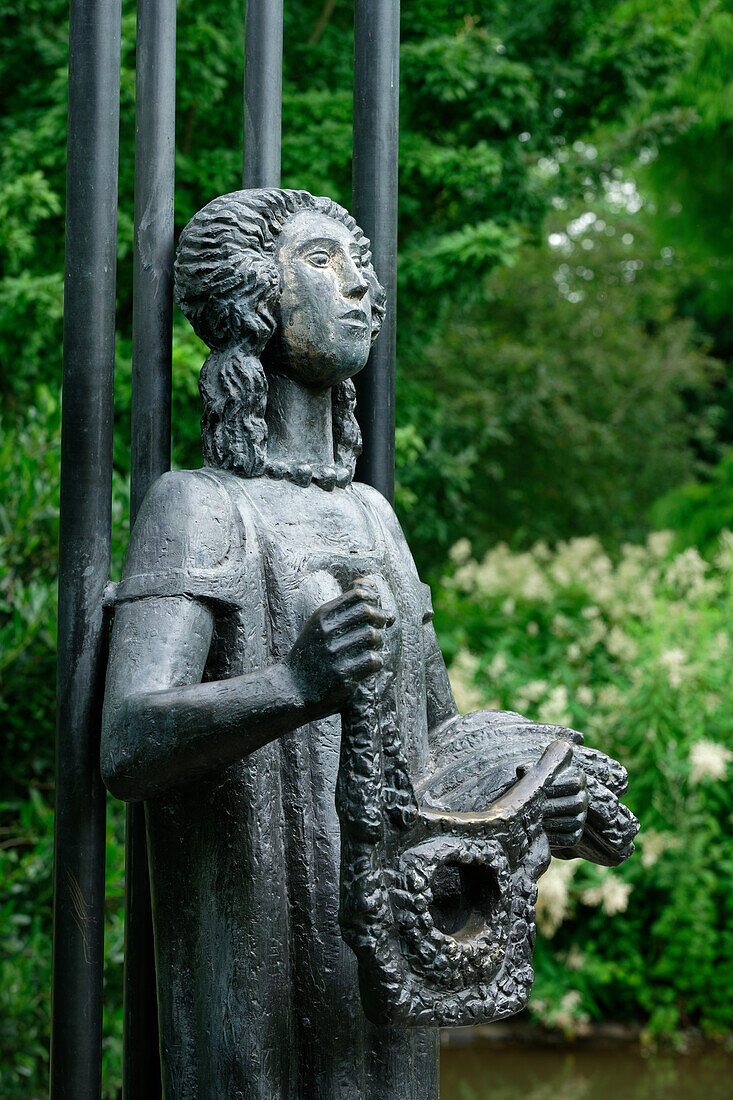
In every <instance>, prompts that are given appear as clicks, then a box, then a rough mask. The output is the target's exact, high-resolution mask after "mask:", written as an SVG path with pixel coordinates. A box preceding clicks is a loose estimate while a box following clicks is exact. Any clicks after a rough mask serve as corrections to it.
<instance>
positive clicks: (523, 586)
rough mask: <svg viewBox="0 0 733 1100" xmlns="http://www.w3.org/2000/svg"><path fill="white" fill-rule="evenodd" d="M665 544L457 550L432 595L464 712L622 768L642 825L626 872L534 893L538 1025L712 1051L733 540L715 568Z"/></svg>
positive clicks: (565, 872) (721, 950)
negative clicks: (509, 716)
mask: <svg viewBox="0 0 733 1100" xmlns="http://www.w3.org/2000/svg"><path fill="white" fill-rule="evenodd" d="M671 542H672V535H671V533H669V532H658V533H655V534H653V535H651V536H649V539H648V541H647V544H646V545H645V546H642V545H629V544H627V545H624V546H623V547H622V548H621V550H620V552H619V553H618V555H617V556H615V557H613V558H611V557H609V555H608V554H607V553H606V552H605V551H604V549H603V547H602V545H601V543H600V542H599V541H598V540H597V539H595V538H586V539H574V540H571V541H570V542H568V543H562V544H560V545H559V546H558V548H557V550H555V551H552V550H550V549H548V547H547V545H546V544H544V543H537V544H536V545H535V546H533V547H532V548H531V549H530V550H528V551H525V552H522V553H517V552H513V551H511V550H510V549H509V548H508V547H507V546H506V545H505V544H499V545H498V546H496V547H494V548H493V549H492V550H490V551H489V552H488V553H487V554H486V555H484V557H483V558H481V559H478V560H477V559H475V558H473V557H471V547H470V545H469V544H468V542H467V541H466V540H462V541H461V542H459V543H458V544H457V545H456V546H455V547H454V550H453V558H454V567H453V568H452V570H451V572H450V574H449V576H448V577H447V578H446V579H445V580H444V581H443V583H442V585H441V586H440V588H439V589H438V591H437V592H436V596H435V605H436V607H437V608H438V613H437V620H436V621H437V626H438V630H439V633H440V635H441V641H442V643H443V648H444V651H445V652H446V653H447V654H448V655H449V656H450V657H451V659H452V663H451V668H450V671H451V680H452V682H453V685H454V689H455V692H456V698H457V701H458V704H459V706H461V707H462V709H475V708H476V707H478V706H481V705H483V706H487V705H488V706H490V707H498V708H500V709H516V710H518V711H520V712H521V713H524V714H528V715H529V716H530V717H533V718H535V719H538V720H543V721H547V722H554V723H558V724H561V725H568V726H570V727H572V728H574V729H578V730H581V731H583V732H584V733H585V734H586V736H587V741H588V743H589V744H591V745H594V746H596V747H598V748H600V749H602V750H603V751H604V752H607V753H609V754H610V755H612V756H614V757H616V758H617V759H619V760H621V762H622V763H623V764H624V765H625V766H626V767H627V768H628V771H629V774H630V776H631V785H630V790H629V794H628V801H629V805H630V806H631V808H632V809H633V810H634V812H635V813H636V814H637V816H638V817H639V819H640V820H641V822H642V832H641V834H640V837H639V841H638V848H639V852H638V853H637V854H636V855H634V857H633V858H632V859H631V860H630V861H629V862H628V863H627V864H626V865H625V866H624V867H622V868H620V869H615V870H607V869H604V868H597V867H593V866H591V865H588V864H584V863H583V862H582V861H570V862H566V863H564V862H560V861H555V862H554V863H553V867H552V868H551V870H550V872H548V874H547V875H546V876H545V877H544V878H543V879H542V880H541V883H540V896H539V901H538V922H539V926H540V931H541V932H542V933H543V935H541V936H540V939H539V943H538V948H537V953H536V971H537V981H536V985H535V992H534V997H533V1001H532V1002H531V1006H532V1011H533V1012H534V1013H535V1014H536V1015H537V1016H538V1017H539V1018H540V1019H541V1020H542V1021H543V1022H545V1023H548V1024H551V1025H554V1026H557V1027H561V1028H562V1029H564V1030H565V1031H567V1032H569V1033H574V1032H578V1031H581V1032H582V1029H583V1026H584V1025H586V1024H587V1023H588V1022H589V1021H591V1020H597V1019H601V1018H611V1019H616V1020H625V1021H632V1020H635V1021H642V1022H646V1025H647V1028H648V1029H649V1032H650V1033H652V1034H658V1033H661V1034H667V1035H668V1034H670V1033H673V1032H674V1031H675V1030H677V1029H679V1028H683V1027H691V1026H694V1027H698V1028H701V1029H702V1030H703V1032H704V1033H705V1034H707V1035H710V1036H713V1037H721V1036H722V1035H724V1034H725V1033H726V1032H727V1031H728V1029H729V1027H730V1020H731V1015H730V1013H731V1007H730V988H731V980H732V979H733V970H732V967H733V950H732V949H733V942H732V940H731V935H732V933H731V921H730V916H731V912H732V911H733V793H732V790H731V785H730V782H728V781H727V777H728V775H729V774H730V768H731V762H732V761H733V734H732V733H731V728H730V720H729V716H730V712H731V707H732V706H733V694H732V693H733V688H732V686H731V680H730V661H731V653H732V652H733V650H732V647H733V599H732V597H733V536H731V535H730V533H728V532H726V533H724V535H723V536H722V538H721V541H720V544H719V549H718V554H717V556H716V559H715V561H714V562H713V563H712V564H711V563H708V562H706V561H705V560H704V559H703V558H702V557H701V556H700V554H699V553H698V552H697V551H696V550H694V549H689V550H686V551H684V552H683V553H681V554H677V555H671V554H670V546H671Z"/></svg>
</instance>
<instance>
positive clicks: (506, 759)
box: [417, 711, 639, 867]
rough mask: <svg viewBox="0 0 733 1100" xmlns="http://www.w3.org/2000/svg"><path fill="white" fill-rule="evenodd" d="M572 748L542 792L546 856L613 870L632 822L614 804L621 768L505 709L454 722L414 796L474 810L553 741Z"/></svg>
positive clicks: (568, 735)
mask: <svg viewBox="0 0 733 1100" xmlns="http://www.w3.org/2000/svg"><path fill="white" fill-rule="evenodd" d="M558 740H560V741H565V742H567V743H568V745H570V747H571V748H572V758H571V761H570V763H569V764H568V765H567V766H566V767H565V768H564V769H563V771H562V772H560V773H559V774H558V775H557V776H556V777H555V779H554V780H553V782H552V784H551V785H550V786H549V787H548V788H547V791H546V795H547V805H546V810H545V814H544V817H543V826H544V829H545V832H546V835H547V837H548V840H549V842H550V847H551V850H552V854H553V855H555V856H557V857H559V858H561V859H574V858H576V857H581V858H583V859H588V860H591V861H592V862H594V863H600V864H602V865H605V866H611V867H613V866H616V865H617V864H619V863H622V862H623V861H624V860H625V859H628V857H629V856H630V855H631V853H632V852H633V850H634V845H633V839H634V836H635V835H636V833H637V832H638V827H639V826H638V822H637V820H636V818H635V817H634V815H633V814H632V813H631V811H630V810H629V809H628V808H627V807H626V806H625V805H624V804H623V803H622V802H621V800H620V796H621V795H622V794H623V793H624V791H625V790H626V787H627V782H628V778H627V775H626V769H625V768H623V767H622V765H621V764H619V763H618V761H616V760H613V759H612V758H611V757H609V756H606V754H605V753H602V752H599V751H598V750H597V749H591V748H588V747H587V746H585V745H584V744H583V736H582V734H580V733H578V732H577V731H576V730H571V729H566V728H565V727H563V726H550V725H543V724H539V723H537V722H532V721H530V720H529V719H528V718H523V717H522V715H520V714H514V713H512V712H510V711H476V712H475V713H473V714H467V715H465V716H464V717H459V718H456V719H455V720H454V721H453V722H452V723H451V725H450V726H449V727H448V728H447V729H446V731H445V734H444V736H443V738H442V740H441V742H440V743H439V744H438V745H437V746H436V751H435V754H434V764H435V767H434V771H433V772H432V774H431V775H430V776H427V777H426V778H425V779H424V780H423V781H422V783H420V784H419V786H418V791H417V793H418V797H419V798H420V800H421V801H424V802H433V803H434V804H439V805H441V806H444V807H446V808H450V809H451V810H454V811H473V810H481V809H482V808H484V807H486V806H488V805H490V804H491V803H492V802H494V801H495V800H496V799H497V798H500V797H501V796H502V794H503V793H504V792H505V791H506V790H508V788H509V787H510V786H511V785H512V783H513V782H514V781H515V780H516V777H517V774H519V775H521V774H523V773H524V772H525V771H526V770H527V768H528V767H530V766H531V765H532V764H534V763H536V762H537V761H538V760H539V759H540V757H541V755H542V753H543V752H544V751H545V749H546V748H547V747H548V745H550V744H551V743H552V742H553V741H558Z"/></svg>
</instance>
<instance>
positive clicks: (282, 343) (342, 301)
mask: <svg viewBox="0 0 733 1100" xmlns="http://www.w3.org/2000/svg"><path fill="white" fill-rule="evenodd" d="M278 243H279V251H278V254H277V264H278V267H279V270H280V278H281V285H282V294H281V296H280V301H279V304H278V311H277V313H278V315H277V321H278V329H277V333H276V334H275V336H273V338H272V340H271V341H270V343H269V344H268V346H267V349H266V354H265V357H264V358H265V361H266V363H267V365H268V366H269V367H271V368H273V369H275V370H279V371H281V372H282V373H283V374H287V375H288V376H290V377H291V378H294V379H295V380H296V381H298V382H301V383H303V385H306V386H310V387H312V388H313V389H319V390H320V389H326V388H328V387H330V386H334V385H335V384H336V383H337V382H342V381H343V380H344V379H345V378H351V376H352V375H354V374H356V373H357V372H358V371H360V370H361V369H362V367H364V366H365V365H366V361H367V358H368V356H369V348H370V345H371V333H372V303H371V299H370V294H369V287H368V285H367V282H366V279H365V278H364V272H363V271H362V267H361V255H360V252H359V248H358V245H357V244H356V241H355V240H354V238H353V237H352V235H351V233H350V232H349V230H348V229H347V228H346V226H345V225H342V224H341V222H338V221H335V220H334V219H333V218H329V217H327V216H326V215H325V214H318V213H316V212H314V211H311V210H307V211H302V212H301V213H299V214H295V215H293V217H291V218H289V219H288V221H287V222H286V223H285V225H284V227H283V229H282V232H281V233H280V237H279V239H278Z"/></svg>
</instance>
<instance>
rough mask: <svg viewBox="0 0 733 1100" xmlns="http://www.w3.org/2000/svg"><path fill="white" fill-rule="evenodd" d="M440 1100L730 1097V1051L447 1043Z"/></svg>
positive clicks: (729, 1099) (714, 1099) (701, 1099)
mask: <svg viewBox="0 0 733 1100" xmlns="http://www.w3.org/2000/svg"><path fill="white" fill-rule="evenodd" d="M440 1097H441V1100H733V1056H731V1055H728V1054H725V1053H724V1052H722V1051H717V1050H714V1051H712V1052H710V1053H700V1054H694V1055H692V1054H691V1055H674V1054H655V1055H650V1056H648V1057H644V1056H642V1054H641V1053H640V1051H639V1050H638V1048H636V1047H631V1046H630V1047H620V1048H618V1047H616V1048H613V1047H611V1048H608V1049H594V1048H593V1047H581V1048H578V1049H577V1050H576V1049H571V1048H567V1047H560V1048H557V1049H555V1048H541V1049H532V1048H525V1047H519V1046H517V1047H510V1048H503V1049H493V1048H488V1049H487V1048H480V1047H478V1048H477V1047H463V1048H461V1047H450V1046H449V1047H444V1048H443V1050H442V1051H441V1074H440Z"/></svg>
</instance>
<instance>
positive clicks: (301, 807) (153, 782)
mask: <svg viewBox="0 0 733 1100" xmlns="http://www.w3.org/2000/svg"><path fill="white" fill-rule="evenodd" d="M176 300H177V302H178V304H179V306H180V308H181V309H182V311H183V312H184V314H185V315H186V316H187V317H188V319H189V320H190V322H191V324H192V325H193V327H194V329H195V331H196V332H197V333H198V335H199V336H200V337H201V338H202V339H203V340H204V341H205V342H206V344H207V345H208V346H209V348H210V349H211V354H210V356H209V358H208V359H207V361H206V363H205V365H204V367H203V370H202V373H201V382H200V389H201V395H202V398H203V403H204V413H203V418H202V438H203V450H204V459H205V465H204V467H203V469H201V470H193V471H177V472H173V473H169V474H165V475H164V476H163V477H162V478H160V480H159V481H157V482H156V483H155V485H154V486H153V487H152V489H151V490H150V492H149V494H148V496H147V498H146V500H145V502H144V504H143V507H142V509H141V511H140V514H139V516H138V519H137V522H136V524H135V528H134V531H133V534H132V538H131V541H130V547H129V550H128V553H127V558H126V562H125V568H124V573H123V577H122V581H121V583H120V585H119V586H118V591H117V597H116V617H115V626H114V631H113V637H112V651H111V656H110V664H109V673H108V679H107V690H106V699H105V712H104V730H103V743H102V771H103V775H104V778H105V781H106V783H107V785H108V787H109V789H110V790H111V791H112V793H113V794H115V795H117V796H118V797H120V798H122V799H125V800H137V799H144V800H145V803H146V814H147V829H148V846H149V855H150V866H151V880H152V890H153V904H154V920H155V948H156V965H157V973H158V1000H159V1011H160V1031H161V1043H162V1052H163V1065H164V1077H165V1095H166V1097H167V1100H250V1098H262V1100H276V1098H282V1100H291V1098H295V1097H304V1098H312V1100H365V1098H366V1100H368V1098H372V1100H390V1098H392V1100H429V1098H431V1097H437V1094H438V1030H437V1025H439V1024H451V1023H454V1024H455V1023H468V1022H474V1021H481V1020H487V1019H491V1018H493V1017H496V1016H499V1015H506V1014H508V1013H510V1012H514V1011H517V1010H518V1009H519V1008H521V1007H522V1006H523V1004H524V1003H525V1002H526V999H527V996H528V993H529V986H530V983H531V980H532V971H531V952H532V946H533V943H534V923H533V903H534V899H535V896H536V880H537V878H538V877H539V875H540V874H541V873H542V871H543V870H544V869H545V868H546V866H547V864H548V862H549V855H550V851H552V852H554V853H555V854H557V855H561V856H563V857H565V858H570V857H572V856H576V855H581V856H584V857H586V858H589V859H593V860H595V861H596V862H600V863H607V864H615V863H619V862H621V861H622V860H623V859H625V858H626V857H627V856H628V855H629V854H630V852H631V851H632V850H633V843H632V839H633V836H634V834H635V832H636V822H635V820H634V818H633V816H632V815H631V814H630V813H629V811H628V810H627V809H626V808H625V807H624V806H623V805H621V804H620V803H619V801H618V797H617V796H618V795H619V794H621V793H622V792H623V790H625V784H626V776H625V773H624V770H623V768H621V767H620V765H618V764H616V763H615V762H614V761H611V760H609V759H608V758H607V757H605V756H603V755H602V754H600V753H596V752H593V751H592V750H590V749H586V748H584V747H583V745H582V737H581V736H580V735H579V734H577V733H575V732H573V731H570V730H565V729H560V728H556V727H547V726H538V725H535V724H533V723H531V722H529V721H527V720H526V719H523V718H521V717H520V716H519V715H516V714H509V713H496V712H481V713H478V714H472V715H469V716H466V717H464V718H462V717H460V716H459V715H458V713H457V711H456V707H455V704H454V701H453V697H452V695H451V691H450V686H449V683H448V677H447V674H446V670H445V665H444V662H443V659H442V656H441V654H440V650H439V648H438V644H437V640H436V636H435V632H434V630H433V627H432V625H431V618H432V611H431V604H430V593H429V590H428V588H427V586H426V585H424V584H422V583H421V581H420V579H419V577H418V575H417V572H416V569H415V566H414V564H413V561H412V557H411V555H410V552H409V549H408V547H407V544H406V542H405V539H404V536H403V534H402V531H401V529H400V526H399V524H398V522H397V520H396V518H395V515H394V513H393V512H392V509H391V508H390V506H389V505H388V504H387V502H386V501H385V500H384V499H383V498H382V497H381V496H380V495H379V494H378V493H377V492H376V491H375V490H373V489H371V488H369V487H367V486H365V485H359V484H354V483H353V482H352V477H353V473H354V464H355V460H356V457H357V454H358V452H359V446H360V436H359V430H358V426H357V422H356V419H355V417H354V405H355V399H354V387H353V383H352V381H351V379H352V377H353V376H354V375H355V374H356V373H357V372H358V371H359V370H361V369H362V368H363V367H364V366H365V364H366V361H367V358H368V354H369V349H370V346H371V344H372V342H373V341H374V340H375V339H376V337H377V335H378V332H379V327H380V322H381V319H382V317H383V315H384V293H383V291H382V288H381V287H380V284H379V282H378V279H377V277H376V274H375V272H374V270H373V267H372V264H371V256H370V252H369V242H368V241H367V240H366V239H365V237H364V235H363V233H362V231H361V230H360V229H359V227H358V226H357V225H356V224H355V222H354V220H353V219H352V218H351V217H350V215H349V214H348V213H347V212H346V211H345V210H344V209H343V208H342V207H340V206H338V205H337V204H336V203H334V202H332V201H331V200H329V199H322V198H314V197H313V196H311V195H309V194H307V193H306V192H303V191H286V190H258V191H239V192H235V193H233V194H230V195H223V196H221V197H219V198H216V199H214V200H213V202H210V203H209V204H208V205H207V206H205V207H204V208H203V209H202V210H201V211H199V213H198V214H196V215H195V217H194V218H193V219H192V220H191V222H190V223H189V225H188V226H187V227H186V229H185V230H184V232H183V234H182V236H181V240H180V244H179V247H178V254H177V260H176ZM347 943H348V945H349V946H347ZM352 949H353V953H352ZM360 987H361V988H360Z"/></svg>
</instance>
